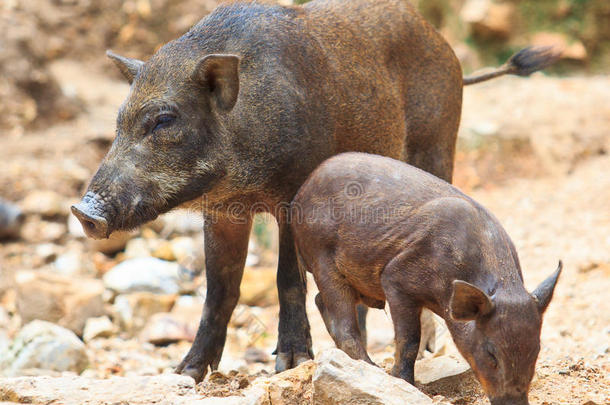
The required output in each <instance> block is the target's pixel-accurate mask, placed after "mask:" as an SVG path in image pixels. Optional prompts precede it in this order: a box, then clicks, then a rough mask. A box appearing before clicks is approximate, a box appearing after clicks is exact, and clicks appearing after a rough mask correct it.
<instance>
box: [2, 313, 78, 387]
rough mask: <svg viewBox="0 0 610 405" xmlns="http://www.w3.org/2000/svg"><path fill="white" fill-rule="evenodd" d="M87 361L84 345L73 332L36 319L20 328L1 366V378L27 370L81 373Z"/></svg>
mask: <svg viewBox="0 0 610 405" xmlns="http://www.w3.org/2000/svg"><path fill="white" fill-rule="evenodd" d="M88 362H89V361H88V358H87V353H86V352H85V345H84V344H83V342H82V341H81V340H80V339H79V338H78V337H77V336H76V335H75V334H74V333H73V332H72V331H69V330H68V329H65V328H62V327H61V326H59V325H55V324H52V323H50V322H46V321H39V320H36V321H32V322H30V323H28V324H27V325H26V326H24V327H23V329H21V331H20V332H19V333H18V334H17V336H16V337H15V339H14V340H13V342H12V343H11V345H10V347H9V349H8V352H7V354H6V356H5V357H4V358H3V359H2V360H0V365H1V366H2V367H1V368H2V369H3V374H4V375H6V376H16V375H20V374H22V373H23V372H27V370H29V369H40V370H52V371H73V372H76V373H80V372H82V371H83V370H84V369H85V368H86V367H87V364H88Z"/></svg>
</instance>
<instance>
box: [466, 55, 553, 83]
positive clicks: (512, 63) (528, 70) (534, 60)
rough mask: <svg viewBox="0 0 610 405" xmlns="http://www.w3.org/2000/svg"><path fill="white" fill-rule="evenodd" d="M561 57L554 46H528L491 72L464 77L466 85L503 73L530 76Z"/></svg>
mask: <svg viewBox="0 0 610 405" xmlns="http://www.w3.org/2000/svg"><path fill="white" fill-rule="evenodd" d="M560 57H561V52H560V51H558V50H557V49H556V48H554V47H552V46H539V47H531V46H530V47H528V48H524V49H522V50H520V51H519V52H517V53H515V54H514V55H513V56H511V57H510V59H509V60H508V61H507V62H506V63H505V64H503V65H502V66H500V67H499V68H496V69H493V70H491V71H490V72H485V73H480V74H474V75H471V76H466V77H464V81H463V82H464V86H468V85H469V84H475V83H480V82H484V81H486V80H489V79H493V78H495V77H498V76H503V75H517V76H529V75H530V74H532V73H534V72H536V71H538V70H542V69H544V68H546V67H548V66H551V65H552V64H553V63H555V62H557V60H558V59H559V58H560Z"/></svg>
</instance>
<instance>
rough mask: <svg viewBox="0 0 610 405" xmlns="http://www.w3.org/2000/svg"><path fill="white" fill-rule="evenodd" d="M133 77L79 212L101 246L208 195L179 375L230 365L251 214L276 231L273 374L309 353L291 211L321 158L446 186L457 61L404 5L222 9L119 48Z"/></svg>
mask: <svg viewBox="0 0 610 405" xmlns="http://www.w3.org/2000/svg"><path fill="white" fill-rule="evenodd" d="M108 56H109V57H110V58H111V59H112V60H113V61H114V62H115V63H116V64H117V65H118V66H119V68H120V70H121V72H122V73H123V75H124V76H125V78H126V79H127V80H128V81H129V82H130V83H131V89H130V92H129V96H128V97H127V100H126V101H125V103H124V104H123V105H122V106H121V108H120V111H119V114H118V119H117V135H116V139H115V141H114V143H113V145H112V147H111V149H110V151H109V152H108V154H107V156H106V157H105V159H104V161H103V162H102V164H101V166H100V168H99V169H98V171H97V173H96V174H95V176H94V177H93V179H92V181H91V183H90V185H89V188H88V190H87V194H86V196H85V198H83V200H82V201H81V203H80V204H77V205H76V206H74V207H73V212H74V214H75V215H76V216H77V217H78V218H79V220H80V221H81V223H82V224H83V227H84V229H85V232H86V233H87V234H88V235H89V236H91V237H94V238H104V237H107V236H108V235H109V234H110V233H112V232H113V231H115V230H119V229H129V228H133V227H137V226H138V225H141V224H142V223H144V222H146V221H149V220H151V219H153V218H155V217H156V216H158V215H159V214H161V213H164V212H166V211H168V210H170V209H172V208H174V207H176V206H178V205H180V204H184V203H186V202H189V201H191V200H193V199H197V198H200V197H203V199H204V200H203V202H201V203H200V205H201V207H200V208H201V210H202V211H203V214H204V216H205V219H206V220H205V226H204V233H205V251H206V277H207V288H208V292H207V297H206V304H205V308H204V312H203V317H202V320H201V325H200V328H199V331H198V333H197V336H196V339H195V342H194V344H193V347H192V349H191V351H190V352H189V353H188V355H187V356H186V358H185V359H184V361H183V363H182V364H181V365H180V367H179V368H178V371H180V372H182V373H185V374H189V375H192V376H193V377H194V378H195V379H196V380H198V381H199V380H201V379H202V378H203V376H204V375H205V373H206V371H207V369H208V368H209V367H212V368H215V367H216V366H217V365H218V362H219V361H220V356H221V354H222V350H223V346H224V342H225V338H226V328H227V323H228V321H229V318H230V316H231V313H232V311H233V309H234V307H235V305H236V303H237V299H238V297H239V282H240V280H241V276H242V272H243V267H244V262H245V258H246V253H247V244H248V235H249V232H250V228H251V220H252V215H253V214H254V213H255V212H261V211H268V212H271V213H273V214H274V215H275V217H276V218H277V220H278V224H279V227H280V255H279V269H278V280H277V282H278V290H279V300H280V322H279V339H278V346H277V353H278V356H277V360H276V369H277V370H284V369H286V368H289V367H292V366H294V365H296V364H297V363H299V362H301V361H304V360H306V359H309V358H310V357H311V338H310V334H309V324H308V321H307V317H306V314H305V291H304V284H303V280H301V279H300V278H299V272H298V269H297V264H296V258H295V253H294V246H293V241H292V236H291V231H290V227H289V226H288V225H287V224H288V222H289V217H288V216H287V213H286V212H287V209H286V208H287V206H288V205H289V203H290V200H291V199H292V197H293V196H294V194H295V193H296V191H297V189H298V188H299V186H300V185H301V184H302V182H303V181H304V180H305V179H306V177H307V175H308V174H309V173H311V171H312V170H313V169H314V168H315V167H316V166H317V165H318V164H319V163H320V162H322V161H323V160H324V159H326V158H328V157H330V156H332V155H335V154H337V153H340V152H344V151H363V152H370V153H376V154H381V155H386V156H391V157H393V158H396V159H403V160H406V161H407V162H409V163H411V164H413V165H415V166H417V167H420V168H422V169H424V170H427V171H429V172H431V173H433V174H435V175H437V176H440V177H441V178H443V179H445V180H447V181H451V176H452V170H453V156H454V150H455V141H456V132H457V128H458V125H459V121H460V111H461V103H462V77H461V68H460V65H459V63H458V61H457V59H456V57H455V55H454V53H453V51H452V50H451V48H450V47H449V45H448V44H447V43H446V41H445V40H444V39H443V38H442V37H441V36H440V35H439V34H438V33H437V32H436V31H435V30H434V28H432V27H431V26H430V25H429V24H427V23H426V22H425V21H423V20H422V18H421V17H420V16H419V15H418V14H417V13H416V12H415V10H414V8H413V7H412V6H411V5H410V4H409V3H408V2H407V1H403V0H381V1H379V0H353V1H340V0H316V1H312V2H310V3H307V4H306V5H305V6H294V7H281V6H274V5H263V4H257V3H255V2H252V3H247V4H231V5H226V6H221V7H219V8H217V9H216V10H215V11H214V12H213V13H211V14H210V15H209V16H207V17H206V18H204V19H203V20H201V21H200V22H199V23H198V24H197V25H195V26H194V27H193V28H192V29H191V30H190V31H189V32H187V33H186V34H185V35H184V36H182V37H181V38H178V39H176V40H174V41H172V42H170V43H168V44H166V45H165V46H163V47H162V48H161V49H160V50H159V51H158V52H157V53H155V54H154V55H153V56H152V57H151V58H150V59H149V60H148V61H146V62H142V61H138V60H135V59H130V58H126V57H123V56H119V55H116V54H114V53H112V52H109V54H108Z"/></svg>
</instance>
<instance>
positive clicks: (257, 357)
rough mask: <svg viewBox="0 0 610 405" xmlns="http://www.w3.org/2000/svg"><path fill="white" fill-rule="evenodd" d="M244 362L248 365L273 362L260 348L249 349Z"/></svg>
mask: <svg viewBox="0 0 610 405" xmlns="http://www.w3.org/2000/svg"><path fill="white" fill-rule="evenodd" d="M244 360H246V363H248V364H251V363H268V362H269V361H271V358H270V357H269V354H268V353H267V352H266V351H265V350H262V349H259V348H258V347H248V348H247V349H246V352H245V353H244Z"/></svg>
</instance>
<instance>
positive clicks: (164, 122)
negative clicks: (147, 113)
mask: <svg viewBox="0 0 610 405" xmlns="http://www.w3.org/2000/svg"><path fill="white" fill-rule="evenodd" d="M175 120H176V116H175V115H172V114H162V115H159V116H158V117H157V119H156V121H155V126H154V127H153V130H152V132H153V133H154V132H156V131H158V130H160V129H163V128H165V127H168V126H170V125H171V124H172V123H173V122H174V121H175Z"/></svg>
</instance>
